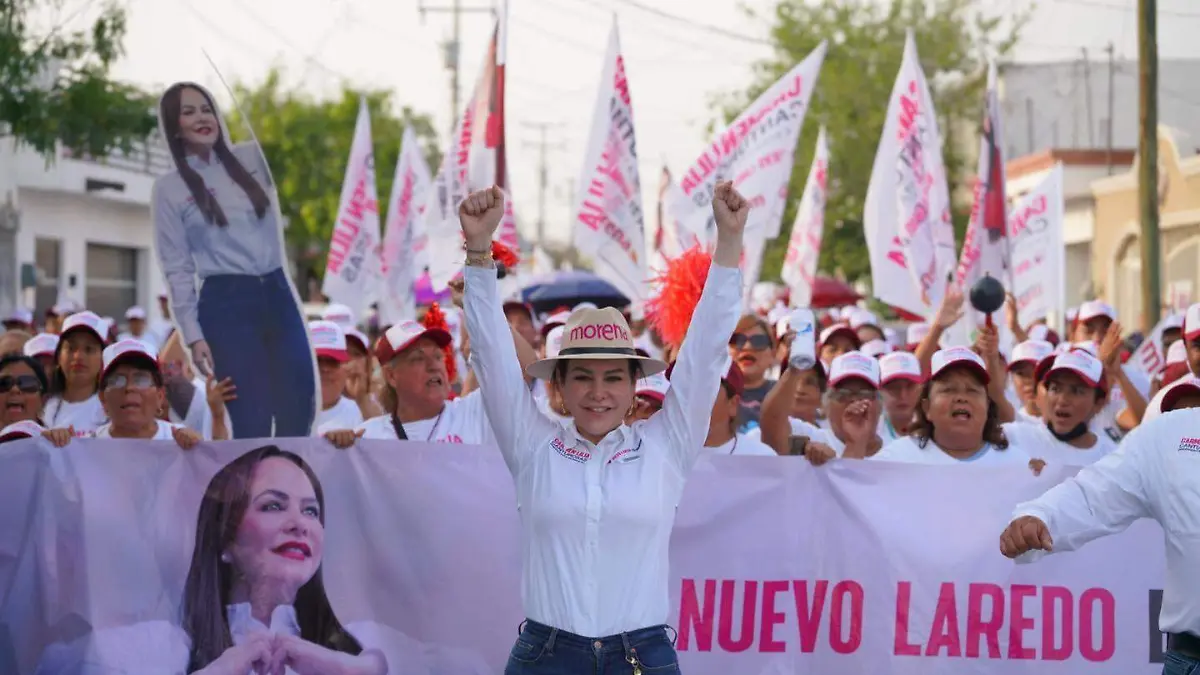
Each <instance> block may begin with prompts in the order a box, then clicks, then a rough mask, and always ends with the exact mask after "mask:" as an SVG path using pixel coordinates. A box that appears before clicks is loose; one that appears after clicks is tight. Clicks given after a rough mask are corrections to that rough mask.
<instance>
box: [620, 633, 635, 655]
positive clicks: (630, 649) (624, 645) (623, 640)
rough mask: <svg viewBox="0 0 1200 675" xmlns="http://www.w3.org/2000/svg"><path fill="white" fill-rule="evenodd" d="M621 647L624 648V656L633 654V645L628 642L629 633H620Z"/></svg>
mask: <svg viewBox="0 0 1200 675" xmlns="http://www.w3.org/2000/svg"><path fill="white" fill-rule="evenodd" d="M621 648H622V649H624V650H625V658H626V659H628V658H629V657H630V656H633V647H632V646H630V644H629V633H621Z"/></svg>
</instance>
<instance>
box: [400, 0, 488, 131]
mask: <svg viewBox="0 0 1200 675" xmlns="http://www.w3.org/2000/svg"><path fill="white" fill-rule="evenodd" d="M417 12H419V13H420V15H421V21H422V22H424V21H425V13H426V12H435V13H439V14H450V15H451V24H450V25H451V28H450V39H449V40H446V41H445V42H443V43H442V51H443V54H442V57H443V62H444V64H445V66H446V70H448V71H450V136H449V138H450V139H451V140H453V139H454V129H455V127H457V126H458V115H459V113H460V112H461V111H460V110H459V104H458V99H459V86H458V79H459V71H460V70H461V59H460V58H459V56H460V54H461V50H460V48H459V47H460V46H461V41H460V39H459V38H460V34H461V30H462V20H461V19H462V15H463V14H474V13H484V12H486V13H488V14H491V15H492V16H495V14H496V7H495V5H493V6H491V7H463V6H462V1H461V0H451V2H450V5H449V6H448V7H445V6H443V7H430V6H427V5H426V4H425V0H418V2H417Z"/></svg>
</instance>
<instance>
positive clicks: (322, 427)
mask: <svg viewBox="0 0 1200 675" xmlns="http://www.w3.org/2000/svg"><path fill="white" fill-rule="evenodd" d="M388 419H389V420H390V419H391V418H390V417H389V418H388ZM362 423H363V416H362V410H361V409H359V407H358V404H357V403H355V402H354V401H352V400H350V399H349V398H346V397H345V396H343V397H341V398H340V399H338V402H337V403H334V404H333V407H332V408H327V409H324V410H318V411H317V419H316V420H315V421H314V422H313V435H314V436H320V435H321V434H324V433H325V432H327V431H338V430H341V429H357V428H358V426H359V425H360V424H362Z"/></svg>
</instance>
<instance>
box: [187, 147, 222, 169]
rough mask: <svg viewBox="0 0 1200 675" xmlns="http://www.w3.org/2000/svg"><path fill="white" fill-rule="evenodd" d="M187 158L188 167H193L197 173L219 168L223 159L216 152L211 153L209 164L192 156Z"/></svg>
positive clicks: (189, 155)
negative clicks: (214, 167)
mask: <svg viewBox="0 0 1200 675" xmlns="http://www.w3.org/2000/svg"><path fill="white" fill-rule="evenodd" d="M186 157H187V163H188V166H190V167H192V168H193V169H195V170H196V171H203V170H205V169H207V168H210V167H213V166H219V165H220V164H221V158H220V157H218V156H217V153H216V151H215V150H213V151H210V152H209V154H208V161H207V162H205V161H204V160H202V159H200V158H199V157H197V156H196V155H192V154H188V155H186Z"/></svg>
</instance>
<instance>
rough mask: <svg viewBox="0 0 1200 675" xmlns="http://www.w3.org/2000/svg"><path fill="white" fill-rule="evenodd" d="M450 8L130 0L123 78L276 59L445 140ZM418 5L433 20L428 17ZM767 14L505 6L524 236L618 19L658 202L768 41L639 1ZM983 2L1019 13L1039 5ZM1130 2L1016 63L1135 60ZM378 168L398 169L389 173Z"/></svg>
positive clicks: (1046, 18)
mask: <svg viewBox="0 0 1200 675" xmlns="http://www.w3.org/2000/svg"><path fill="white" fill-rule="evenodd" d="M453 1H454V0H421V2H420V3H419V2H418V0H125V4H126V6H127V7H128V9H129V35H128V39H127V40H126V44H125V47H126V57H125V58H124V60H123V61H122V62H121V63H120V65H119V67H118V68H117V73H116V74H117V76H118V77H121V78H124V79H127V80H132V81H134V82H137V83H138V84H141V85H144V86H147V87H154V88H160V87H162V86H163V85H166V84H169V83H171V82H173V81H176V80H182V79H194V80H197V81H199V82H202V83H204V84H206V85H208V86H210V87H211V88H212V89H213V90H214V91H220V90H221V89H222V88H221V87H220V85H219V81H218V80H217V79H216V77H215V75H214V73H213V69H212V68H211V66H209V64H208V62H207V60H206V59H205V57H204V55H203V53H202V50H203V51H207V52H208V53H209V54H210V55H211V56H212V58H213V60H214V61H215V62H216V65H217V67H218V68H219V69H220V72H221V74H222V75H223V76H224V77H225V78H226V79H227V80H230V81H233V80H243V81H250V82H253V81H256V80H258V79H259V78H261V76H262V74H263V73H264V72H265V71H266V70H267V69H268V68H269V67H270V66H271V65H272V64H277V65H281V66H283V67H284V68H285V69H286V72H287V73H288V75H289V77H290V79H291V80H293V81H300V82H303V86H304V87H306V88H308V89H311V90H312V91H314V92H316V93H321V92H329V91H333V90H336V88H337V87H338V84H339V82H340V81H341V80H343V79H346V80H349V81H350V82H351V83H353V84H355V85H359V86H371V87H382V88H388V89H390V90H392V91H394V92H395V101H396V103H397V104H399V105H408V106H411V107H412V108H414V109H415V110H418V111H423V112H427V113H429V114H431V115H433V117H434V118H435V119H436V120H437V124H438V129H439V131H440V132H441V133H442V134H443V135H445V134H446V133H448V127H449V124H450V119H451V116H450V87H449V82H450V79H449V75H448V72H447V71H446V69H445V68H444V66H443V60H442V49H441V47H440V44H441V43H442V41H444V40H445V39H446V38H447V37H448V36H449V35H450V32H451V16H450V15H449V14H448V13H445V12H439V11H433V10H435V9H443V8H446V7H449V6H450V5H451V4H452V3H453ZM460 2H461V4H462V6H463V7H464V8H471V9H476V10H485V11H475V12H471V13H464V14H463V15H462V17H461V31H462V32H461V35H462V53H461V64H462V70H461V89H462V92H463V96H464V97H465V96H466V95H467V94H468V93H469V91H470V89H471V86H472V85H473V82H474V79H475V77H476V75H477V73H478V72H479V66H480V64H481V61H482V58H483V50H484V48H485V45H486V42H487V39H488V37H489V33H490V31H491V26H492V19H491V16H490V15H489V14H488V13H487V12H486V10H487V9H488V8H490V7H491V6H492V4H493V0H460ZM419 4H424V5H425V6H426V7H428V8H429V9H430V10H431V11H429V12H427V13H425V14H424V16H422V14H421V13H420V12H419V11H418V5H419ZM773 4H774V3H772V2H769V1H766V0H747V1H746V2H745V3H740V2H735V1H733V0H510V3H509V11H510V34H509V39H508V76H509V87H510V88H509V91H508V110H507V113H508V123H509V125H510V127H509V131H508V138H509V148H510V153H511V156H510V165H511V166H512V167H513V187H514V191H515V193H516V200H517V201H516V208H517V209H518V211H519V212H520V213H521V214H522V217H521V219H522V221H523V224H524V225H525V226H526V228H527V231H528V232H529V233H531V230H532V227H533V225H534V222H535V220H536V211H537V161H538V145H537V143H536V141H538V140H539V138H540V133H539V131H538V130H537V129H536V128H535V127H534V126H531V125H538V124H542V123H545V124H549V125H551V126H550V127H549V128H548V130H547V133H546V137H547V139H548V141H549V143H550V145H551V149H550V150H549V151H548V157H549V167H550V171H549V173H550V195H549V198H548V208H547V221H548V223H549V225H548V232H549V234H550V235H551V236H554V237H557V238H565V237H566V236H567V235H568V232H567V228H566V225H565V223H566V220H567V209H568V204H567V201H568V195H569V193H570V190H571V187H570V186H571V185H573V184H574V182H575V179H576V176H577V175H578V173H579V169H580V163H581V162H582V154H583V144H584V143H585V142H586V135H587V132H588V128H589V124H590V116H591V111H592V108H593V106H594V105H595V91H596V85H597V80H598V78H599V70H600V61H601V59H602V57H603V53H604V47H605V44H606V40H607V36H608V30H609V25H610V22H611V18H612V16H613V14H614V13H615V14H616V16H617V17H618V21H619V23H620V30H621V41H622V47H623V50H624V52H625V63H626V69H627V73H628V77H629V82H630V90H631V95H632V99H633V107H634V114H635V119H636V124H637V134H638V151H639V153H640V156H641V162H642V185H643V192H644V194H646V198H647V200H649V199H650V198H651V195H653V193H654V189H655V186H656V185H657V182H658V168H659V167H660V166H661V165H662V162H663V161H664V160H665V161H666V162H667V163H668V164H669V165H670V166H671V167H672V169H674V170H675V171H677V172H678V171H680V170H682V169H683V168H684V167H685V166H686V165H687V164H688V163H690V162H691V161H692V160H694V159H695V157H696V155H697V154H698V153H699V152H700V150H701V148H702V146H703V144H704V140H705V139H704V134H703V129H704V127H705V125H706V123H707V122H708V121H709V118H710V116H711V113H710V112H709V107H708V105H707V103H708V100H709V97H710V95H711V94H713V93H714V92H721V91H729V90H732V89H737V88H740V87H742V86H744V84H745V83H746V82H747V81H748V79H749V78H750V70H749V66H750V64H751V63H753V62H754V61H755V60H757V59H760V58H762V57H765V56H767V55H769V53H770V52H769V48H768V47H766V46H763V45H759V44H754V43H751V42H749V41H743V40H738V39H733V38H729V37H724V36H719V35H716V34H714V33H712V32H709V31H706V30H705V29H704V28H703V27H699V26H696V25H692V24H689V23H687V22H684V21H680V20H677V19H674V18H667V17H663V16H659V15H656V14H655V13H653V12H650V11H646V10H645V9H643V8H641V7H639V6H638V5H641V6H642V7H646V6H649V7H652V8H655V9H658V10H660V11H661V12H664V13H667V14H671V15H675V16H676V17H683V18H686V19H688V20H690V21H691V22H693V23H695V24H706V25H710V26H715V27H719V28H720V29H723V30H726V31H729V32H733V33H737V34H740V35H745V36H750V37H757V38H765V36H766V32H767V26H766V25H765V24H762V23H756V22H755V21H753V20H751V19H748V18H747V17H746V16H745V15H744V14H743V12H742V11H741V10H740V9H739V7H741V6H743V5H749V6H752V7H755V8H757V9H768V8H769V7H771V6H772V5H773ZM987 4H989V5H993V6H995V5H1001V6H1004V5H1007V6H1008V7H1009V8H1010V9H1011V10H1019V9H1021V8H1024V7H1027V6H1029V4H1030V2H1029V0H993V2H989V3H987ZM1136 4H1137V2H1136V0H1040V2H1038V3H1037V8H1036V10H1035V13H1034V17H1033V21H1031V22H1030V24H1029V26H1028V28H1027V29H1026V30H1025V32H1024V39H1023V42H1022V44H1021V45H1020V47H1019V50H1018V53H1017V58H1018V60H1022V61H1044V60H1067V59H1073V58H1079V55H1080V53H1081V52H1080V50H1081V49H1082V48H1087V49H1088V50H1089V51H1091V52H1092V53H1095V54H1096V58H1103V54H1102V53H1101V52H1100V50H1102V49H1103V48H1104V47H1105V46H1106V45H1107V44H1108V43H1109V42H1112V43H1114V44H1115V45H1116V50H1117V54H1118V56H1125V57H1128V58H1136V54H1137V21H1136V16H1135V14H1134V11H1133V8H1134V7H1135V6H1136ZM1158 4H1159V13H1160V16H1159V22H1158V26H1159V43H1160V58H1179V57H1192V58H1200V40H1197V39H1196V35H1197V34H1200V1H1197V0H1159V3H1158ZM93 5H97V6H98V5H100V3H95V2H93V0H65V2H64V4H63V7H62V9H61V10H59V12H58V13H57V14H49V15H47V16H44V17H42V20H43V21H45V22H47V25H57V24H59V23H62V22H64V21H66V25H67V26H68V27H83V26H85V25H86V22H87V20H88V19H89V17H92V16H94V15H95V12H96V9H95V7H93ZM72 17H73V18H72ZM68 19H69V20H68ZM1067 27H1069V30H1065V29H1066V28H1067ZM1198 76H1200V73H1198ZM697 83H699V84H697ZM818 86H819V83H818ZM880 105H881V106H883V105H886V102H885V101H880ZM1197 113H1198V114H1200V102H1198V106H1197ZM434 169H435V170H436V167H434ZM379 170H380V171H389V172H390V171H391V170H392V167H380V169H379ZM331 189H339V188H338V187H333V186H331ZM381 198H386V196H381ZM795 198H799V196H798V195H796V196H795ZM649 207H650V203H647V208H648V209H649ZM650 226H651V223H647V227H650Z"/></svg>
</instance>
